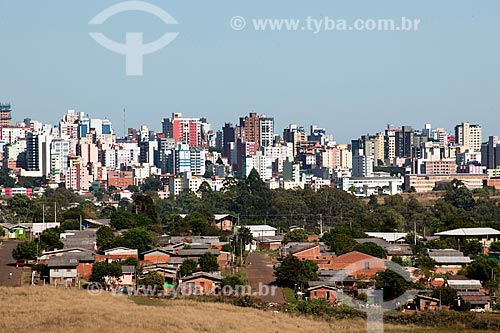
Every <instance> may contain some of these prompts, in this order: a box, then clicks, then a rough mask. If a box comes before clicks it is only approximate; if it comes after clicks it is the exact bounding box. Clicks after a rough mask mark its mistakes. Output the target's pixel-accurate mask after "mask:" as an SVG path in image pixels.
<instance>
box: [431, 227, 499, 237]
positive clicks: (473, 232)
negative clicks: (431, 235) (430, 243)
mask: <svg viewBox="0 0 500 333" xmlns="http://www.w3.org/2000/svg"><path fill="white" fill-rule="evenodd" d="M435 235H436V236H494V235H498V236H500V231H498V230H496V229H493V228H459V229H453V230H447V231H442V232H437V233H435Z"/></svg>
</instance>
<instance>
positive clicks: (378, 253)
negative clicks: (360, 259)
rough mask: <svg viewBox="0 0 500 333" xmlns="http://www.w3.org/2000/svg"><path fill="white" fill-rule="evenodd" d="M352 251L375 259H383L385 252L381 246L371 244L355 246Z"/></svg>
mask: <svg viewBox="0 0 500 333" xmlns="http://www.w3.org/2000/svg"><path fill="white" fill-rule="evenodd" d="M352 250H353V251H358V252H361V253H364V254H368V255H370V256H373V257H377V258H382V259H385V257H386V254H385V250H384V249H383V248H382V247H381V246H379V245H377V244H375V243H372V242H366V243H360V244H356V245H355V246H354V248H353V249H352Z"/></svg>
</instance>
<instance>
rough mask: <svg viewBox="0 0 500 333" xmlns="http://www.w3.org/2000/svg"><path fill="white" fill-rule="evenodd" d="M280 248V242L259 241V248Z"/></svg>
mask: <svg viewBox="0 0 500 333" xmlns="http://www.w3.org/2000/svg"><path fill="white" fill-rule="evenodd" d="M280 248H281V242H276V243H259V249H261V250H279V249H280Z"/></svg>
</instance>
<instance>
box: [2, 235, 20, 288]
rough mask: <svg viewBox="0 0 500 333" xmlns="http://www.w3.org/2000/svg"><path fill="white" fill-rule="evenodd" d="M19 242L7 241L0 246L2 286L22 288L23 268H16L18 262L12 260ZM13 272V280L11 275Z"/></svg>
mask: <svg viewBox="0 0 500 333" xmlns="http://www.w3.org/2000/svg"><path fill="white" fill-rule="evenodd" d="M18 243H19V241H16V240H6V241H3V242H2V243H1V244H0V286H20V285H21V275H22V271H23V269H22V267H19V268H17V267H16V260H15V259H14V258H12V250H13V249H14V248H15V247H16V245H17V244H18ZM10 272H12V278H9V273H10Z"/></svg>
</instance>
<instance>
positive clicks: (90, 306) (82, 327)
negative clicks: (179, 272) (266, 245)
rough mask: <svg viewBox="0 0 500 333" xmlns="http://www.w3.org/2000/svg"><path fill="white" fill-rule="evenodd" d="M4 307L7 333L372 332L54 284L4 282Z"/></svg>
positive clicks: (0, 326) (359, 326)
mask: <svg viewBox="0 0 500 333" xmlns="http://www.w3.org/2000/svg"><path fill="white" fill-rule="evenodd" d="M139 304H141V305H139ZM146 304H147V305H146ZM0 306H1V309H0V332H2V333H11V332H12V333H23V332H30V333H32V332H43V333H48V332H50V333H73V332H75V333H76V332H78V333H81V332H92V333H100V332H105V333H111V332H127V333H141V332H148V333H150V332H182V333H189V332H217V333H225V332H252V333H254V332H258V333H265V332H272V333H275V332H287V333H294V332H298V333H299V332H300V333H304V332H342V333H350V332H365V331H366V325H365V322H364V321H362V320H344V321H336V322H333V323H326V322H321V321H315V320H313V319H308V318H298V317H290V316H289V315H287V314H283V313H276V314H274V313H272V312H264V311H259V310H254V309H247V308H239V307H235V306H231V305H226V304H220V303H201V302H194V301H184V300H149V299H147V298H144V299H141V300H137V301H135V302H134V301H133V300H131V299H130V298H129V297H127V296H113V295H111V294H108V293H105V294H102V295H99V296H91V295H89V294H88V293H87V292H86V291H82V290H76V289H71V290H65V289H62V288H61V289H55V288H53V287H19V288H7V287H0ZM385 328H386V332H435V331H436V330H435V329H432V328H427V329H422V328H418V329H416V328H414V327H411V326H396V325H386V327H385Z"/></svg>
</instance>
